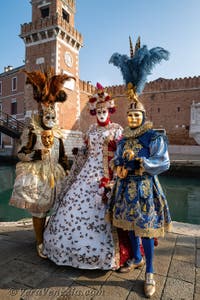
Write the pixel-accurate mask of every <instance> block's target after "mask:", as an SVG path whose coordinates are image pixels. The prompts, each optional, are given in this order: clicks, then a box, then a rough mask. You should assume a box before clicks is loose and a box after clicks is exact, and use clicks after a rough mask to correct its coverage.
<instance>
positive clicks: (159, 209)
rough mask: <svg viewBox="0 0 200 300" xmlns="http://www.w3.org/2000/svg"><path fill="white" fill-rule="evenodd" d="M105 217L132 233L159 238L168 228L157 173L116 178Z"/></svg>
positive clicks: (168, 213) (166, 212)
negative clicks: (132, 231) (155, 174)
mask: <svg viewBox="0 0 200 300" xmlns="http://www.w3.org/2000/svg"><path fill="white" fill-rule="evenodd" d="M106 214H107V219H108V218H109V219H110V220H111V221H112V223H113V225H114V226H116V227H119V228H122V229H124V230H134V231H135V234H136V236H140V237H150V238H152V237H159V236H164V232H165V230H166V231H170V229H171V217H170V212H169V207H168V203H167V200H166V197H165V195H164V193H163V190H162V187H161V185H160V183H159V180H158V178H157V176H150V175H143V176H134V175H129V176H127V178H126V179H117V181H116V184H115V187H114V189H113V193H112V196H111V202H110V204H109V207H108V212H107V213H106Z"/></svg>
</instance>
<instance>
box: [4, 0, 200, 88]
mask: <svg viewBox="0 0 200 300" xmlns="http://www.w3.org/2000/svg"><path fill="white" fill-rule="evenodd" d="M199 13H200V0H123V1H122V0H101V1H99V0H76V15H75V28H76V29H77V30H78V31H79V32H80V33H81V34H82V35H83V40H84V45H83V47H82V48H81V49H80V65H79V67H80V79H81V80H85V81H90V82H91V83H92V84H93V85H95V84H96V82H100V83H101V84H102V85H103V86H111V85H119V84H123V79H122V75H121V73H120V70H119V69H118V68H117V67H115V66H114V65H112V64H109V59H110V57H111V55H112V54H113V53H114V52H118V53H120V54H127V55H129V54H130V48H129V36H131V38H132V41H133V44H135V42H136V40H137V37H138V36H140V37H141V45H147V47H148V49H151V48H154V47H157V46H160V47H163V48H164V49H166V50H168V51H169V52H170V59H169V60H168V61H162V62H161V63H160V64H159V65H156V66H155V68H154V69H153V70H152V74H151V75H150V76H149V77H148V81H153V80H156V79H157V78H160V77H162V78H166V79H175V78H184V77H194V76H200V17H199ZM26 22H27V23H29V22H31V4H30V0H6V1H3V0H1V10H0V36H1V48H0V49H1V50H0V53H1V55H0V73H2V72H4V67H5V66H8V65H12V66H13V67H14V68H15V67H19V66H21V65H23V64H24V58H25V44H24V42H23V41H22V39H21V38H20V37H19V34H20V24H24V23H26Z"/></svg>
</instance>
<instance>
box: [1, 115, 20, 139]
mask: <svg viewBox="0 0 200 300" xmlns="http://www.w3.org/2000/svg"><path fill="white" fill-rule="evenodd" d="M23 128H24V123H23V122H21V121H18V120H17V119H15V118H13V117H12V116H11V115H9V114H7V113H5V112H3V111H2V110H0V132H2V133H4V134H6V135H8V136H10V137H12V138H19V137H20V135H21V133H22V131H23Z"/></svg>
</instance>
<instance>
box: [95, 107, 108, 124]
mask: <svg viewBox="0 0 200 300" xmlns="http://www.w3.org/2000/svg"><path fill="white" fill-rule="evenodd" d="M96 116H97V119H98V121H99V122H101V123H104V122H106V121H107V119H108V109H107V108H97V110H96Z"/></svg>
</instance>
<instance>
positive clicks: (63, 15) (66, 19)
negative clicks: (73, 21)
mask: <svg viewBox="0 0 200 300" xmlns="http://www.w3.org/2000/svg"><path fill="white" fill-rule="evenodd" d="M62 17H63V19H64V20H65V21H67V23H69V14H68V12H66V10H64V9H63V10H62Z"/></svg>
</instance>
